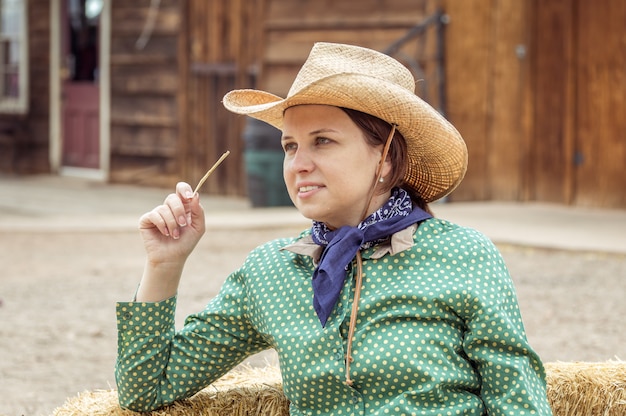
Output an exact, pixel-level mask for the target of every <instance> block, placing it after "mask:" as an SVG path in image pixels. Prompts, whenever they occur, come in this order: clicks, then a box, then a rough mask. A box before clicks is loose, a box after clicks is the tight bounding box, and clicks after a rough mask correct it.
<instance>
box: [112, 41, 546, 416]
mask: <svg viewBox="0 0 626 416" xmlns="http://www.w3.org/2000/svg"><path fill="white" fill-rule="evenodd" d="M413 90H414V79H413V77H412V76H411V74H410V72H409V71H408V70H407V69H406V68H404V66H402V65H401V64H400V63H399V62H397V61H395V60H394V59H392V58H390V57H388V56H386V55H383V54H380V53H378V52H375V51H372V50H369V49H365V48H361V47H355V46H350V45H338V44H329V43H318V44H316V45H315V46H314V48H313V50H312V51H311V54H310V56H309V58H308V59H307V61H306V62H305V64H304V65H303V67H302V69H301V70H300V72H299V74H298V76H297V77H296V80H295V81H294V84H293V86H292V88H291V90H290V92H289V94H288V96H287V98H285V99H282V98H280V97H276V96H274V95H271V94H268V93H265V92H262V91H255V90H238V91H232V92H230V93H229V94H227V95H226V96H225V97H224V105H225V106H226V108H228V109H229V110H231V111H233V112H236V113H239V114H247V115H250V116H252V117H255V118H258V119H260V120H263V121H266V122H268V123H270V124H272V125H274V126H276V127H278V128H279V129H281V130H282V132H283V135H282V139H281V142H282V146H283V149H284V151H285V159H284V178H285V183H286V185H287V189H288V192H289V195H290V197H291V199H292V201H293V203H294V204H295V206H296V207H297V208H298V210H300V212H301V213H302V214H303V215H304V216H305V217H307V218H310V219H311V220H313V225H312V227H311V229H310V230H306V231H305V232H303V233H302V234H301V235H300V236H299V237H297V238H289V239H281V240H276V241H271V242H269V243H266V244H264V245H262V246H260V247H258V248H257V249H255V250H254V251H253V252H252V253H250V255H249V256H248V258H247V259H246V261H245V263H244V264H243V265H242V266H241V268H240V269H239V270H237V271H235V272H234V273H233V274H231V275H230V276H229V277H228V279H227V280H226V282H225V283H224V286H223V287H222V289H221V291H220V293H219V294H218V296H217V297H216V298H214V299H213V300H211V301H210V303H209V304H208V305H207V307H206V308H205V309H204V310H203V311H201V312H199V313H198V314H195V315H192V316H190V317H188V319H187V320H186V322H185V326H184V327H183V328H182V330H180V331H178V332H176V331H175V329H174V324H173V322H174V308H175V304H176V296H175V295H176V290H177V287H178V282H179V279H180V276H181V273H182V269H183V265H184V262H185V259H186V258H187V256H188V255H189V254H190V253H191V251H192V250H193V248H194V246H195V245H196V243H197V242H198V240H199V238H200V237H201V235H202V233H203V232H204V214H203V211H202V207H201V205H200V201H199V196H198V195H197V194H194V193H193V191H192V189H191V187H190V186H189V185H188V184H185V183H180V184H178V185H177V187H176V193H174V194H171V195H169V196H168V197H167V198H166V200H165V203H164V204H163V205H161V206H159V207H157V208H155V209H154V210H152V211H151V212H149V213H147V214H145V215H144V216H143V217H142V218H141V220H140V228H141V234H142V236H143V239H144V244H145V247H146V251H147V262H146V267H145V272H144V275H143V278H142V280H141V283H140V285H139V288H138V290H137V294H136V299H135V302H129V303H119V304H118V305H117V313H118V330H119V341H118V342H119V344H118V349H119V357H118V362H117V368H116V376H117V382H118V389H119V398H120V403H121V404H122V406H124V407H128V408H131V409H135V410H150V409H154V408H158V407H160V406H163V405H165V404H168V403H171V402H172V401H174V400H177V399H181V398H183V397H187V396H189V395H191V394H193V393H195V392H197V391H198V390H200V389H202V388H204V387H206V386H207V385H208V384H210V383H211V382H213V381H214V380H216V379H217V378H218V377H220V376H221V375H223V374H224V373H226V372H227V371H229V370H230V369H231V368H233V367H234V366H235V365H236V364H238V363H239V362H241V361H242V360H243V359H245V358H246V357H248V356H250V355H251V354H254V353H257V352H260V351H262V350H265V349H269V348H274V349H276V351H277V353H278V356H279V361H280V367H281V372H282V375H283V386H284V390H285V394H286V396H287V398H288V399H289V400H290V403H291V404H290V412H291V414H293V415H305V414H315V415H342V414H376V415H378V414H393V415H399V414H423V415H441V414H444V415H447V414H451V415H455V414H463V415H484V414H490V415H549V414H551V411H550V407H549V405H548V402H547V398H546V384H545V373H544V369H543V366H542V364H541V361H540V360H539V358H538V357H537V355H536V354H535V353H534V352H533V350H532V349H531V347H530V346H529V345H528V341H527V339H526V335H525V333H524V328H523V324H522V320H521V316H520V312H519V308H518V304H517V299H516V295H515V290H514V287H513V284H512V282H511V279H510V277H509V275H508V272H507V269H506V267H505V265H504V262H503V260H502V258H501V256H500V254H499V253H498V251H497V249H496V248H495V247H494V246H493V244H492V243H491V242H490V241H489V240H488V239H486V238H485V237H484V236H483V235H481V234H480V233H478V232H476V231H474V230H471V229H467V228H463V227H460V226H457V225H455V224H451V223H449V222H446V221H443V220H439V219H435V218H433V217H432V216H431V214H430V212H429V209H428V206H427V203H428V202H430V201H434V200H436V199H439V198H441V197H443V196H445V195H447V194H448V193H450V192H451V191H452V190H453V189H454V188H455V187H456V186H457V185H458V183H459V182H460V181H461V179H462V178H463V175H464V173H465V169H466V165H467V152H466V147H465V145H464V143H463V140H462V138H461V137H460V135H459V134H458V132H457V131H456V130H455V129H454V128H453V127H452V126H451V125H450V124H449V123H448V122H447V121H446V120H445V119H443V118H442V117H441V116H440V115H439V114H438V113H437V112H436V111H435V110H434V109H432V108H431V107H430V106H428V105H427V104H426V103H424V102H423V101H422V100H421V99H419V98H418V97H417V96H415V94H414V93H413Z"/></svg>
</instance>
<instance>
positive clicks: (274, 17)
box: [259, 0, 438, 106]
mask: <svg viewBox="0 0 626 416" xmlns="http://www.w3.org/2000/svg"><path fill="white" fill-rule="evenodd" d="M437 4H438V2H437V1H433V0H422V1H415V0H360V1H358V2H357V1H332V0H298V1H293V0H268V8H267V12H266V20H265V26H264V37H265V48H264V51H263V58H262V72H261V78H260V81H259V86H260V87H261V88H263V89H266V90H268V91H270V92H272V93H274V94H277V95H280V96H285V95H286V94H287V92H288V90H289V87H290V86H291V83H292V82H293V80H294V78H295V76H296V74H297V71H298V70H299V68H300V66H301V65H302V63H303V62H304V61H305V60H306V58H307V56H308V53H309V51H310V50H311V47H312V46H313V44H314V43H315V42H320V41H324V42H338V43H350V44H355V45H360V46H364V47H368V48H372V49H376V50H379V51H384V50H386V49H387V48H388V47H389V46H390V45H392V44H393V43H394V42H395V41H397V40H398V39H400V38H402V37H403V36H405V35H406V34H407V32H408V31H409V30H410V29H411V28H412V27H414V26H415V25H417V24H419V23H420V22H422V21H423V20H424V19H425V18H426V17H427V16H429V15H430V14H431V13H433V12H434V11H435V10H436V6H437ZM434 40H435V30H434V29H428V30H427V31H426V34H425V35H424V36H422V37H420V38H417V39H415V40H413V41H411V42H408V43H407V44H406V45H405V46H404V47H402V48H401V49H400V51H399V52H398V53H396V54H394V57H396V58H397V59H399V60H403V59H405V58H407V59H408V60H415V61H417V62H418V63H419V64H420V66H421V67H422V68H423V72H420V73H414V75H415V76H416V78H417V79H424V81H423V82H421V83H418V88H424V90H422V91H419V93H420V95H421V96H422V97H423V98H425V99H427V100H428V98H429V97H427V96H429V95H432V96H433V97H432V98H433V99H434V94H433V91H434V89H435V87H434V83H433V84H429V83H427V82H426V80H429V79H431V78H433V77H434V73H435V72H436V67H435V65H433V64H432V61H433V59H434V58H435V56H434V55H435V52H436V51H435V46H434ZM429 101H430V100H429ZM434 105H435V106H437V103H435V104H434Z"/></svg>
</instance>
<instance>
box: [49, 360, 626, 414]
mask: <svg viewBox="0 0 626 416" xmlns="http://www.w3.org/2000/svg"><path fill="white" fill-rule="evenodd" d="M546 372H547V381H548V400H549V401H550V405H551V406H552V410H553V412H554V416H624V415H626V362H623V361H607V362H602V363H586V362H574V363H564V362H555V363H548V364H546ZM83 415H85V416H86V415H90V416H105V415H106V416H133V415H139V413H135V412H131V411H129V410H123V409H121V408H120V407H119V405H118V402H117V393H116V392H115V390H100V391H92V392H85V393H82V394H79V395H78V396H76V397H73V398H70V399H68V400H67V401H66V403H65V404H64V405H63V406H62V407H60V408H58V409H56V410H55V411H54V413H53V416H83ZM144 415H147V416H165V415H168V416H192V415H193V416H227V415H228V416H243V415H256V416H288V415H289V402H288V401H287V398H286V397H285V395H284V394H283V391H282V380H281V377H280V372H279V370H278V369H277V368H274V367H266V368H252V367H239V368H238V369H237V370H235V371H232V372H230V373H228V374H227V375H225V376H224V377H222V378H221V379H220V380H218V381H217V382H215V383H214V384H213V385H211V386H209V387H207V388H205V389H204V390H202V391H201V392H200V393H198V394H196V395H195V396H193V397H191V398H189V399H186V400H181V401H180V402H177V403H175V404H173V405H171V406H168V407H165V408H163V409H160V410H157V411H154V412H149V413H144Z"/></svg>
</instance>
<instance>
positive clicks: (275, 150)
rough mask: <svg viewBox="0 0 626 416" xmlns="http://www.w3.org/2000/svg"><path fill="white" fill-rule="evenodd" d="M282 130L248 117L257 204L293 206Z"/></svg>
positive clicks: (249, 172)
mask: <svg viewBox="0 0 626 416" xmlns="http://www.w3.org/2000/svg"><path fill="white" fill-rule="evenodd" d="M280 136H281V133H280V130H278V129H276V128H274V127H272V126H270V125H269V124H267V123H265V122H263V121H260V120H256V119H254V118H250V117H249V118H248V119H247V123H246V128H245V130H244V132H243V139H244V143H245V151H244V155H243V156H244V163H245V167H246V176H247V183H248V198H249V199H250V201H251V202H252V206H253V207H276V206H288V205H292V202H291V199H290V198H289V194H288V193H287V188H286V187H285V181H284V180H283V158H284V152H283V150H282V146H281V144H280Z"/></svg>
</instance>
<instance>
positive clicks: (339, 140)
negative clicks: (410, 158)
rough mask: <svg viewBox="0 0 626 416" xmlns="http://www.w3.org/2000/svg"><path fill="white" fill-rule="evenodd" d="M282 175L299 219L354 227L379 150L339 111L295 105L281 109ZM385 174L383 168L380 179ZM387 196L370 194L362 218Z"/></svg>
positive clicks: (379, 154)
mask: <svg viewBox="0 0 626 416" xmlns="http://www.w3.org/2000/svg"><path fill="white" fill-rule="evenodd" d="M282 146H283V149H284V151H285V160H284V164H283V175H284V178H285V184H286V185H287V190H288V192H289V196H290V197H291V200H292V201H293V203H294V205H295V206H296V207H297V208H298V210H300V212H301V213H302V215H304V216H305V217H307V218H310V219H312V220H316V221H321V222H324V223H326V224H327V225H328V226H329V227H331V228H339V227H341V226H344V225H350V226H356V225H357V224H358V223H359V222H360V221H361V220H362V219H363V218H362V215H363V211H364V208H365V204H366V203H367V199H368V197H369V194H370V190H371V188H372V186H373V184H374V180H375V176H376V168H377V166H378V163H379V161H380V157H381V152H382V146H378V147H372V146H371V145H369V144H367V143H366V141H365V138H364V136H363V132H362V131H361V130H360V129H359V127H357V125H356V124H354V122H353V121H352V120H351V119H350V117H348V115H347V114H346V113H344V112H343V111H342V110H341V109H339V108H337V107H332V106H326V105H299V106H294V107H290V108H288V109H287V110H286V111H285V115H284V120H283V136H282ZM389 171H390V165H389V163H388V162H387V163H385V164H384V165H383V176H385V175H387V174H388V173H389ZM388 198H389V192H387V193H386V194H382V195H375V196H374V198H373V199H372V203H371V204H370V206H369V207H368V210H367V214H370V213H372V212H374V211H375V210H376V209H378V208H379V207H380V206H381V205H382V204H383V203H384V202H385V201H386V200H387V199H388Z"/></svg>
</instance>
